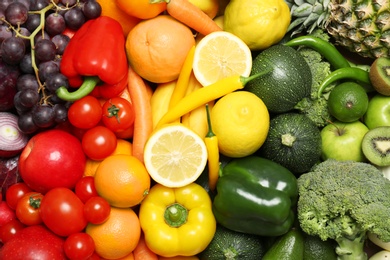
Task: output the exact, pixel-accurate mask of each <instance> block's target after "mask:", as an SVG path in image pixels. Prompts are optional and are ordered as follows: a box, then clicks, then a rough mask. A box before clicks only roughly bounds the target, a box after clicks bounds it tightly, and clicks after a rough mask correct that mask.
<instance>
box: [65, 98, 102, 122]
mask: <svg viewBox="0 0 390 260" xmlns="http://www.w3.org/2000/svg"><path fill="white" fill-rule="evenodd" d="M101 118H102V106H101V105H100V102H99V100H98V99H97V98H95V97H93V96H85V97H83V98H80V99H79V100H77V101H75V102H74V103H73V104H72V105H70V107H69V109H68V119H69V122H70V123H71V124H72V125H73V126H75V127H78V128H81V129H89V128H92V127H94V126H96V125H97V124H98V123H99V122H100V120H101Z"/></svg>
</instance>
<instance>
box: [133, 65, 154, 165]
mask: <svg viewBox="0 0 390 260" xmlns="http://www.w3.org/2000/svg"><path fill="white" fill-rule="evenodd" d="M127 87H128V90H129V93H130V97H131V100H132V103H133V108H134V113H135V119H134V132H133V156H135V157H136V158H138V159H139V160H140V161H141V162H143V161H144V147H145V143H146V141H147V139H148V138H149V136H150V134H151V132H152V130H153V120H152V108H151V106H150V92H149V90H148V86H147V85H146V84H145V82H144V80H143V79H142V78H141V77H140V76H139V75H138V74H137V73H136V72H135V71H134V70H133V68H131V66H129V74H128V84H127Z"/></svg>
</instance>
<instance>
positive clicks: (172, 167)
mask: <svg viewBox="0 0 390 260" xmlns="http://www.w3.org/2000/svg"><path fill="white" fill-rule="evenodd" d="M144 162H145V167H146V169H147V170H148V172H149V174H150V176H151V177H152V178H153V179H154V180H155V181H156V182H158V183H160V184H162V185H164V186H166V187H183V186H185V185H187V184H190V183H191V182H194V181H195V180H196V179H197V178H198V177H199V176H200V174H201V173H202V172H203V170H204V168H205V166H206V163H207V149H206V145H205V143H204V141H203V139H202V138H201V137H199V136H198V135H197V134H196V133H195V132H194V131H192V130H191V129H189V128H187V127H185V126H184V125H182V124H178V123H175V124H168V125H165V126H163V127H161V128H158V129H157V130H156V131H155V132H154V133H152V135H151V136H150V137H149V140H148V141H147V143H146V144H145V150H144Z"/></svg>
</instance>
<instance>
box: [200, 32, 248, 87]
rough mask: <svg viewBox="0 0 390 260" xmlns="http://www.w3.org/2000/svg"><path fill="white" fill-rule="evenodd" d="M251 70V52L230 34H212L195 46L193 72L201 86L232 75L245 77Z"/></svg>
mask: <svg viewBox="0 0 390 260" xmlns="http://www.w3.org/2000/svg"><path fill="white" fill-rule="evenodd" d="M251 69H252V53H251V50H250V49H249V47H248V46H247V45H246V44H245V43H244V41H242V40H241V39H240V38H238V37H237V36H235V35H234V34H232V33H229V32H225V31H217V32H213V33H210V34H208V35H206V36H205V37H204V38H202V39H201V40H200V41H199V42H198V44H197V45H196V48H195V53H194V62H193V71H194V75H195V77H196V79H197V80H198V81H199V82H200V84H202V86H208V85H210V84H212V83H215V82H216V81H218V80H219V79H222V78H226V77H230V76H234V75H240V76H244V77H247V76H249V75H250V73H251Z"/></svg>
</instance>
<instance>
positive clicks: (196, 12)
mask: <svg viewBox="0 0 390 260" xmlns="http://www.w3.org/2000/svg"><path fill="white" fill-rule="evenodd" d="M162 2H166V3H167V13H168V14H169V15H170V16H172V17H173V18H175V19H176V20H178V21H180V22H182V23H183V24H185V25H187V26H188V27H190V28H192V29H194V30H195V31H197V32H199V33H200V34H202V35H208V34H209V33H212V32H215V31H222V29H221V27H219V26H218V24H217V23H216V22H215V21H214V20H213V19H211V17H210V16H208V15H207V14H206V13H205V12H203V11H202V10H201V9H200V8H199V7H197V6H196V5H194V4H193V3H191V2H190V1H188V0H150V3H152V4H154V3H156V4H157V3H162Z"/></svg>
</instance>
